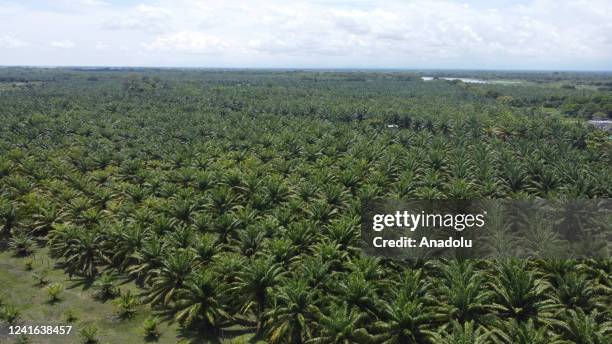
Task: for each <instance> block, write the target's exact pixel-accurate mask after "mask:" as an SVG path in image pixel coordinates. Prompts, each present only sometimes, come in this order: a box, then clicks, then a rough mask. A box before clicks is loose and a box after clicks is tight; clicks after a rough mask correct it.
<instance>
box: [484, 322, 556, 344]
mask: <svg viewBox="0 0 612 344" xmlns="http://www.w3.org/2000/svg"><path fill="white" fill-rule="evenodd" d="M491 335H492V339H493V342H495V343H499V344H564V343H566V342H565V341H563V340H561V338H560V337H559V336H558V335H556V334H555V333H553V332H552V331H551V329H550V328H549V327H548V326H546V325H544V326H542V327H540V328H538V327H536V326H535V323H534V321H533V319H529V320H527V321H524V322H521V321H517V320H516V319H510V320H508V321H501V322H500V323H499V324H498V326H497V327H496V328H495V329H493V331H492V332H491Z"/></svg>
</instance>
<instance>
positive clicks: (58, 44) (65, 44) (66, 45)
mask: <svg viewBox="0 0 612 344" xmlns="http://www.w3.org/2000/svg"><path fill="white" fill-rule="evenodd" d="M49 45H50V46H52V47H53V48H60V49H70V48H74V47H75V44H74V43H73V42H72V41H71V40H67V39H65V40H62V41H52V42H51V43H49Z"/></svg>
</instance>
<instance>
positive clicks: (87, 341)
mask: <svg viewBox="0 0 612 344" xmlns="http://www.w3.org/2000/svg"><path fill="white" fill-rule="evenodd" d="M79 336H80V337H81V342H82V343H83V344H96V343H98V328H97V327H95V326H94V325H88V326H85V327H83V328H81V330H80V331H79Z"/></svg>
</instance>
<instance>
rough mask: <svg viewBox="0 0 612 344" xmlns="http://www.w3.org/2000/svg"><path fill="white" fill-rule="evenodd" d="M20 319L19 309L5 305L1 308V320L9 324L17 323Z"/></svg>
mask: <svg viewBox="0 0 612 344" xmlns="http://www.w3.org/2000/svg"><path fill="white" fill-rule="evenodd" d="M18 318H19V310H18V309H17V307H15V306H12V305H5V306H3V307H2V308H0V319H2V320H4V321H6V322H7V323H9V324H13V323H15V321H16V320H17V319H18Z"/></svg>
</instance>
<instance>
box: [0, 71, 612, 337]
mask: <svg viewBox="0 0 612 344" xmlns="http://www.w3.org/2000/svg"><path fill="white" fill-rule="evenodd" d="M440 73H442V72H440ZM445 73H446V72H445ZM457 73H468V72H450V71H449V72H448V73H447V75H438V74H439V73H438V74H435V75H434V76H458V75H456V74H457ZM470 73H472V72H470ZM474 73H476V72H474ZM432 75H433V74H432ZM477 77H480V78H485V79H491V78H516V79H522V80H527V81H528V82H526V83H521V84H513V85H502V84H479V85H476V84H470V85H468V84H466V83H462V82H447V81H444V80H433V81H427V82H424V81H421V80H420V78H419V75H418V74H416V73H408V72H393V73H391V72H388V73H387V72H384V73H383V72H350V73H349V72H331V71H328V72H322V71H278V72H276V71H274V72H272V71H269V72H262V71H235V72H226V71H211V70H193V71H174V70H140V69H135V70H131V71H130V72H126V71H115V70H106V69H104V70H91V71H83V70H78V69H70V70H68V69H58V70H42V69H41V70H39V69H20V68H5V69H2V71H0V80H3V79H2V78H8V79H15V80H32V81H38V82H40V83H37V84H33V85H32V87H27V88H26V87H24V88H18V89H15V90H13V91H11V93H10V96H4V94H0V112H1V116H0V117H2V124H1V125H0V246H2V247H7V246H9V247H10V248H11V249H12V250H14V252H15V253H16V254H17V255H20V256H21V255H27V254H28V253H30V252H31V250H32V248H34V243H36V242H40V243H45V245H46V246H47V247H48V248H49V252H50V254H51V255H52V256H53V257H55V258H57V261H58V266H59V267H61V268H63V269H64V270H65V271H66V272H67V273H68V274H69V276H70V277H73V276H76V277H79V278H82V279H83V280H84V281H83V282H84V283H86V284H87V285H89V284H91V286H92V290H93V291H94V292H95V295H96V296H97V297H98V298H100V299H102V300H106V299H112V298H115V297H117V296H118V298H117V300H116V301H115V303H116V307H117V313H118V315H119V316H120V317H130V316H132V315H133V314H134V312H135V311H136V309H137V308H138V307H139V301H140V300H139V297H140V294H139V295H138V297H137V296H136V294H135V292H134V293H132V292H131V291H124V292H123V293H120V291H119V288H118V287H117V285H118V283H119V281H122V280H123V278H128V279H133V280H134V281H136V283H137V284H138V286H139V287H140V288H141V291H142V300H143V301H144V302H146V303H148V304H149V305H147V306H151V307H153V308H154V309H155V311H160V312H161V313H163V314H165V315H167V316H168V318H169V319H171V318H174V319H175V320H177V323H180V324H181V325H182V327H183V329H182V330H184V331H185V332H189V331H196V330H201V331H205V332H207V334H209V335H211V336H213V337H220V336H221V335H222V334H223V333H224V331H225V330H226V329H228V328H232V329H233V328H236V327H240V328H241V329H244V331H248V332H255V336H256V338H255V339H254V340H259V339H261V340H265V341H267V342H272V343H275V342H276V343H303V342H311V343H428V342H436V343H437V342H440V343H480V342H500V343H554V342H556V341H571V342H578V343H579V342H584V343H599V342H605V340H606V339H607V338H609V336H610V332H609V331H610V330H609V322H610V320H611V318H610V311H609V309H610V295H612V293H611V290H612V278H611V276H612V260H610V259H598V260H594V259H592V260H584V261H568V260H564V261H540V260H528V261H447V260H439V261H435V262H423V261H411V262H401V263H398V262H394V261H390V260H386V259H375V258H371V257H366V256H364V255H363V254H362V253H361V251H360V250H359V247H360V226H361V219H360V215H361V210H362V209H361V207H362V202H364V201H368V200H375V199H384V198H395V199H415V198H425V199H462V198H531V197H545V198H567V199H575V198H609V197H610V196H612V187H611V186H612V170H611V169H610V168H609V166H610V163H611V160H610V151H609V149H608V148H609V143H610V140H609V135H608V134H607V133H605V132H603V131H601V130H596V129H595V128H593V127H591V126H589V125H587V124H586V123H585V122H584V121H583V120H581V119H579V118H581V117H584V118H589V117H591V116H595V115H596V114H597V116H604V117H605V116H607V115H609V113H610V112H609V110H610V109H611V107H610V98H609V94H607V93H605V92H607V91H605V90H596V89H595V87H608V86H609V83H610V77H609V75H607V74H599V73H589V74H581V73H569V72H568V73H561V74H554V73H544V72H542V73H526V72H506V73H501V72H479V73H478V75H477ZM560 85H571V86H573V87H567V86H566V87H561V86H560ZM567 116H570V117H575V118H567ZM389 125H391V127H389ZM560 221H571V219H560ZM492 244H494V245H497V246H496V247H498V248H500V249H501V251H503V245H504V244H505V242H504V241H503V240H498V242H495V243H492ZM5 245H6V246H5ZM26 263H27V261H26ZM47 273H48V270H47V268H44V267H42V268H39V267H38V266H34V270H32V275H33V277H34V279H35V282H36V283H37V284H38V285H40V286H41V287H42V286H45V285H47V284H48V283H49V280H48V278H47ZM56 288H59V287H57V286H56V285H55V284H52V285H51V286H49V288H48V290H49V291H50V290H52V289H54V290H55V289H56ZM60 289H61V288H60ZM60 292H61V290H60V291H59V292H57V295H59V293H60ZM57 295H56V296H57ZM0 307H1V309H2V313H0V314H3V319H6V318H7V317H8V318H11V317H10V316H8V315H10V314H14V317H13V320H12V321H15V318H16V316H17V315H18V312H17V310H16V309H15V308H14V307H13V308H11V306H7V305H1V304H0ZM7 314H8V315H7ZM66 318H67V321H75V320H76V319H74V318H75V317H74V314H72V315H71V314H70V312H67V313H66ZM70 319H71V320H70ZM7 321H8V320H7ZM143 332H144V336H145V337H147V339H155V338H156V337H158V336H159V321H158V320H157V319H147V320H146V321H145V322H144V323H143ZM81 335H82V337H83V340H84V341H85V342H89V343H93V342H96V338H97V329H96V328H95V327H90V328H83V329H82V330H81ZM602 340H603V341H602Z"/></svg>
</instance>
